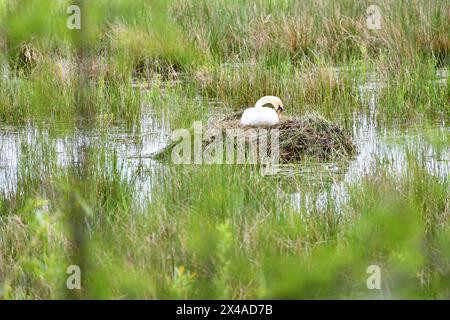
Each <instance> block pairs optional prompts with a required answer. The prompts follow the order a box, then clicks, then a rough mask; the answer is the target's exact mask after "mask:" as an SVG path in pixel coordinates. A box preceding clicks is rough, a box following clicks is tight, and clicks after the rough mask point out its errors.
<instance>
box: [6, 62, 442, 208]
mask: <svg viewBox="0 0 450 320" xmlns="http://www.w3.org/2000/svg"><path fill="white" fill-rule="evenodd" d="M337 72H342V71H340V70H338V71H337ZM447 78H448V74H447V73H446V72H445V71H439V73H438V77H437V80H436V81H437V83H438V85H442V84H444V85H445V81H447ZM381 86H382V83H380V82H379V81H378V79H377V77H376V75H374V74H369V75H367V77H366V81H365V82H364V83H355V87H354V90H355V92H357V94H358V98H359V99H360V102H361V103H362V104H364V105H367V106H368V108H367V109H366V110H365V111H361V112H355V113H354V114H353V119H352V120H353V121H352V123H353V125H352V132H351V133H352V136H353V139H354V142H355V144H356V146H357V150H358V154H357V156H356V157H355V159H353V160H352V161H350V163H345V165H343V164H340V163H326V164H323V165H322V166H321V168H320V170H323V171H324V172H327V173H328V174H329V175H330V176H331V177H332V183H331V186H330V187H329V188H326V190H325V191H321V193H320V194H319V196H318V197H317V195H315V196H314V198H313V197H311V195H309V194H308V193H307V192H304V191H300V190H291V191H289V194H288V196H289V198H290V199H291V201H292V203H293V205H294V206H300V205H306V206H307V207H310V206H317V207H319V208H320V207H322V206H326V205H327V199H328V198H329V197H330V196H332V197H333V198H334V200H335V201H334V203H336V204H337V205H341V204H343V203H345V201H346V200H347V197H348V193H347V188H348V186H349V185H350V184H352V183H357V182H359V181H361V180H362V179H363V178H364V177H367V176H370V175H371V174H374V170H376V168H377V165H376V164H377V162H380V161H381V162H383V163H384V164H386V167H385V170H387V173H388V174H389V175H390V176H392V177H396V176H397V177H400V176H401V175H402V174H403V172H404V170H405V168H407V165H406V161H407V156H408V154H409V155H410V154H413V155H414V157H416V158H417V159H419V161H420V162H421V163H422V164H423V165H424V167H425V168H426V170H427V171H428V172H429V173H430V174H432V175H434V176H436V177H438V178H439V179H443V180H445V181H448V179H449V171H450V165H449V161H450V152H449V148H448V145H446V144H447V141H448V138H447V140H446V137H448V136H449V133H450V127H448V126H447V125H446V124H442V123H441V124H436V125H435V126H426V127H409V128H402V129H396V128H389V129H387V128H384V127H378V125H377V117H378V114H377V103H378V102H377V94H378V90H379V89H380V87H381ZM136 87H139V85H138V84H137V85H136ZM207 103H208V105H209V106H210V109H211V110H212V111H211V117H214V118H215V117H217V115H218V113H219V114H220V111H219V112H218V111H217V110H220V107H218V106H217V102H216V101H211V102H207ZM143 109H145V110H155V109H154V108H151V106H145V108H143ZM152 112H154V111H150V112H146V113H145V114H143V115H142V116H141V118H140V123H139V125H138V126H135V127H133V128H131V129H130V128H129V127H127V126H126V125H115V126H111V127H108V128H101V129H92V128H90V129H83V130H76V131H74V132H73V131H71V132H70V133H67V132H64V131H63V130H61V132H58V131H57V130H56V132H55V129H52V131H51V133H50V130H49V129H45V127H44V128H42V126H41V127H39V129H38V128H37V127H36V126H33V125H31V124H30V125H26V126H23V127H11V126H1V124H0V194H2V195H0V196H3V197H8V196H10V195H12V194H14V193H15V192H16V191H17V186H18V179H19V175H20V174H21V173H20V172H21V166H25V167H26V166H31V165H39V163H38V162H34V161H33V163H28V162H27V158H26V156H25V155H24V154H23V152H24V151H23V150H24V149H26V148H31V149H33V150H34V152H36V151H37V150H36V148H38V149H39V148H41V149H42V150H38V151H40V152H46V150H53V151H54V152H55V159H56V160H55V161H56V165H57V166H58V167H61V168H62V167H64V166H67V165H70V164H71V163H74V162H77V161H79V160H80V157H81V156H82V154H83V149H84V148H86V147H88V146H92V145H96V146H101V147H102V148H105V149H106V150H108V151H113V152H115V153H116V154H117V160H118V166H119V168H120V172H121V174H122V177H123V178H124V179H127V180H130V181H131V180H132V181H133V183H134V185H135V186H136V189H137V192H136V196H137V197H138V199H139V200H148V199H151V190H152V185H153V184H155V183H158V181H157V178H155V177H158V176H159V177H160V176H161V173H164V170H165V165H164V164H163V163H160V162H158V161H156V160H154V159H152V158H151V156H150V155H151V154H152V153H154V152H156V151H158V150H160V149H161V148H163V147H164V146H165V145H167V143H168V141H169V137H170V133H171V129H172V128H170V126H169V124H168V121H166V119H165V117H164V114H155V113H152ZM436 139H438V140H439V139H441V140H442V139H443V140H442V141H443V144H444V147H442V145H439V144H436V143H434V141H435V140H436ZM38 153H39V152H38ZM143 169H144V170H143ZM312 172H314V173H316V172H317V166H315V167H314V168H311V167H308V166H306V165H302V166H299V165H295V166H289V165H288V166H282V167H280V168H279V170H278V174H279V175H284V176H288V177H289V176H290V175H295V176H297V177H298V176H300V177H302V178H303V179H305V180H307V179H311V181H313V179H314V174H312ZM143 203H145V202H143Z"/></svg>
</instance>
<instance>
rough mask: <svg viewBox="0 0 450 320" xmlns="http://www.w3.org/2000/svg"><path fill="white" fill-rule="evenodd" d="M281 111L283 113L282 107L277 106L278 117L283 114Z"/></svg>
mask: <svg viewBox="0 0 450 320" xmlns="http://www.w3.org/2000/svg"><path fill="white" fill-rule="evenodd" d="M283 111H284V108H283V106H278V108H277V114H278V117H279V116H280V115H281V114H282V113H283Z"/></svg>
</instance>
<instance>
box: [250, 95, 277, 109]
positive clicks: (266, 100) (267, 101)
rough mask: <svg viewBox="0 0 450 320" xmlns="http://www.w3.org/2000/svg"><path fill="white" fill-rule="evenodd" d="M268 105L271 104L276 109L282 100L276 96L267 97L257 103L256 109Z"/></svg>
mask: <svg viewBox="0 0 450 320" xmlns="http://www.w3.org/2000/svg"><path fill="white" fill-rule="evenodd" d="M266 104H271V105H273V106H274V107H277V106H278V105H280V104H281V100H280V98H278V97H275V96H265V97H262V98H261V99H259V100H258V101H256V103H255V108H262V107H263V106H264V105H266Z"/></svg>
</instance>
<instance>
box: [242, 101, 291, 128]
mask: <svg viewBox="0 0 450 320" xmlns="http://www.w3.org/2000/svg"><path fill="white" fill-rule="evenodd" d="M266 104H271V105H272V106H273V108H268V107H264V105H266ZM283 111H284V107H283V103H282V102H281V99H280V98H278V97H275V96H265V97H262V98H261V99H259V100H258V101H256V104H255V106H254V107H253V108H248V109H245V110H244V113H243V114H242V118H241V124H242V125H245V126H254V127H265V126H273V125H274V124H277V123H278V122H280V114H281V113H282V112H283Z"/></svg>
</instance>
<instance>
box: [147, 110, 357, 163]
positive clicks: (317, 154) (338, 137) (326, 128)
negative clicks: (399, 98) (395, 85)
mask: <svg viewBox="0 0 450 320" xmlns="http://www.w3.org/2000/svg"><path fill="white" fill-rule="evenodd" d="M241 114H242V112H238V113H235V114H233V115H231V116H228V117H226V118H224V119H221V120H219V121H215V122H211V123H208V124H207V125H206V128H205V129H204V133H203V136H202V144H201V146H202V151H203V152H204V153H205V152H210V150H212V149H216V148H217V145H218V144H221V145H224V144H225V142H224V139H222V138H221V139H218V138H217V137H219V136H227V135H228V136H230V132H232V134H231V135H233V134H234V136H233V138H234V140H233V146H232V147H236V146H241V147H242V145H244V146H245V149H246V150H247V153H246V155H248V150H249V149H251V148H250V146H251V145H253V146H254V145H255V143H256V144H257V145H258V144H260V141H261V138H262V137H266V139H265V142H264V145H263V146H262V149H258V150H267V156H269V157H270V156H271V155H272V152H273V150H274V149H273V148H272V144H273V141H274V140H272V137H273V136H274V133H276V135H277V136H276V137H277V139H276V141H277V146H278V151H277V154H278V158H279V162H280V163H285V164H286V163H299V162H301V161H303V160H316V161H331V160H338V159H343V158H351V157H352V156H354V155H355V154H356V148H355V145H354V144H353V142H352V139H351V137H350V135H349V134H348V133H347V132H345V131H343V130H342V129H341V128H340V127H339V126H338V125H336V124H333V123H331V122H330V121H328V120H326V119H325V118H323V117H321V116H320V115H317V114H309V115H306V116H302V117H291V118H284V119H282V120H281V121H280V122H279V123H278V124H276V125H274V126H271V127H267V128H252V127H248V126H243V125H241V124H240V116H241ZM191 130H192V129H191ZM177 143H179V141H175V142H172V143H171V144H170V145H169V146H167V147H166V148H164V149H163V150H162V151H160V152H158V153H157V154H156V155H155V156H156V158H159V159H161V158H164V157H165V156H167V155H170V151H171V150H172V149H173V147H174V146H175V145H176V144H177ZM257 147H258V148H260V147H261V146H260V145H258V146H257ZM258 152H261V151H258ZM227 163H229V162H227ZM236 163H239V162H238V161H237V162H236Z"/></svg>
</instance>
